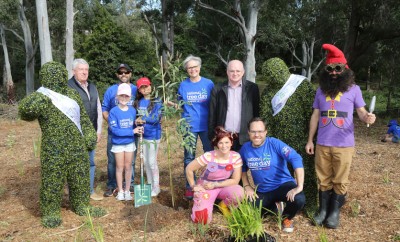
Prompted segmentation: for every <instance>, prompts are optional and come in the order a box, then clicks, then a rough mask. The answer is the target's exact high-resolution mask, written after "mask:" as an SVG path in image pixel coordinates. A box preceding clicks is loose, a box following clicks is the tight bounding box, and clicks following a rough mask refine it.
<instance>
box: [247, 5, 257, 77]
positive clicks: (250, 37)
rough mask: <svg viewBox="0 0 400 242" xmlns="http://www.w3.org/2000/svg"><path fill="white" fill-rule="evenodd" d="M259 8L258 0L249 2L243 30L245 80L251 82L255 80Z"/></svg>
mask: <svg viewBox="0 0 400 242" xmlns="http://www.w3.org/2000/svg"><path fill="white" fill-rule="evenodd" d="M259 9H260V3H259V0H254V1H251V2H250V3H249V16H248V21H247V23H248V27H247V31H246V32H245V38H246V49H247V51H246V62H245V70H246V80H249V81H251V82H256V76H257V73H256V58H255V48H256V34H257V19H258V11H259Z"/></svg>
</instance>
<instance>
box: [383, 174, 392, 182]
mask: <svg viewBox="0 0 400 242" xmlns="http://www.w3.org/2000/svg"><path fill="white" fill-rule="evenodd" d="M382 180H383V183H384V184H389V183H390V182H391V180H390V178H389V171H386V172H385V174H384V175H383V178H382Z"/></svg>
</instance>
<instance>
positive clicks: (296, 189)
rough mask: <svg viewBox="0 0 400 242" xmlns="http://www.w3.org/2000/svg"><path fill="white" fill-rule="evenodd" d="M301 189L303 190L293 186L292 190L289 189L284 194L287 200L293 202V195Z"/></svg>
mask: <svg viewBox="0 0 400 242" xmlns="http://www.w3.org/2000/svg"><path fill="white" fill-rule="evenodd" d="M302 190H303V189H301V188H299V187H296V188H293V189H292V190H290V191H289V192H288V193H287V194H286V198H287V200H288V201H291V202H293V201H294V197H295V196H296V195H297V194H298V193H300V192H301V191H302Z"/></svg>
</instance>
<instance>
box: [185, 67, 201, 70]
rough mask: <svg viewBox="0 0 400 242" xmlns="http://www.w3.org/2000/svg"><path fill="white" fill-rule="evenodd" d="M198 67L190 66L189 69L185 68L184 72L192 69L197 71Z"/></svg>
mask: <svg viewBox="0 0 400 242" xmlns="http://www.w3.org/2000/svg"><path fill="white" fill-rule="evenodd" d="M198 67H199V66H191V67H188V68H186V70H193V69H197V68H198Z"/></svg>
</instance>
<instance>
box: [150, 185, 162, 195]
mask: <svg viewBox="0 0 400 242" xmlns="http://www.w3.org/2000/svg"><path fill="white" fill-rule="evenodd" d="M159 193H160V186H156V187H154V188H153V189H151V196H152V197H157V196H158V194H159Z"/></svg>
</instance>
